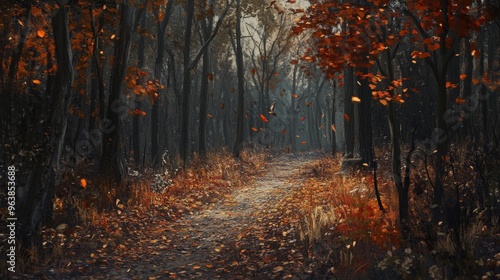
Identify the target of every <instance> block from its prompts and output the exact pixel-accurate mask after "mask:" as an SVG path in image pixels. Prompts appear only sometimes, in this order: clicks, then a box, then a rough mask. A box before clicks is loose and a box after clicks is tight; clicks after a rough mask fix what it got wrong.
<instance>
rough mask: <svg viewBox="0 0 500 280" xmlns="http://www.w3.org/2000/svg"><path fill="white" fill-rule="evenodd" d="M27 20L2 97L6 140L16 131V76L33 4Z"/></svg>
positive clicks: (28, 8)
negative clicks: (14, 115) (14, 103)
mask: <svg viewBox="0 0 500 280" xmlns="http://www.w3.org/2000/svg"><path fill="white" fill-rule="evenodd" d="M26 5H27V7H26V19H25V20H24V22H25V23H26V24H24V26H22V27H21V26H19V28H20V29H21V34H20V36H19V42H18V43H17V46H16V47H15V48H14V49H13V50H12V52H11V55H10V58H11V59H10V64H9V68H8V69H9V70H8V75H7V82H6V86H5V94H2V97H5V99H4V100H2V101H3V102H2V103H3V105H4V106H3V108H2V115H3V114H5V115H4V116H2V120H5V125H3V128H4V129H5V134H4V135H5V136H4V137H5V138H6V139H8V140H10V135H13V134H14V130H15V129H16V127H15V126H13V120H12V110H13V108H14V107H13V102H15V99H16V98H17V86H15V85H14V82H15V79H16V74H17V70H18V66H19V62H20V61H21V55H22V53H23V50H24V46H25V45H26V39H27V36H28V33H29V30H30V28H31V25H30V22H31V7H32V5H31V4H26Z"/></svg>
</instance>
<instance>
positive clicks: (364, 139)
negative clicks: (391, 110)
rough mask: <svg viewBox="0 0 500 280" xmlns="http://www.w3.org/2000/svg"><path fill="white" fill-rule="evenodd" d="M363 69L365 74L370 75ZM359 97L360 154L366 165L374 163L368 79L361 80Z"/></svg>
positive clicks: (370, 98)
mask: <svg viewBox="0 0 500 280" xmlns="http://www.w3.org/2000/svg"><path fill="white" fill-rule="evenodd" d="M368 71H369V70H368V69H363V73H364V74H366V73H368ZM359 83H360V84H361V86H360V87H359V91H358V92H359V97H360V99H361V104H360V110H359V152H360V156H361V160H362V162H364V163H370V162H372V160H373V158H372V118H371V116H372V112H371V100H372V95H371V90H370V88H369V86H368V81H367V80H366V79H359Z"/></svg>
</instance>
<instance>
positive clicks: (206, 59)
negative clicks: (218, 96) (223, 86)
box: [198, 17, 213, 157]
mask: <svg viewBox="0 0 500 280" xmlns="http://www.w3.org/2000/svg"><path fill="white" fill-rule="evenodd" d="M212 24H213V17H210V18H209V19H205V20H203V26H202V28H201V29H202V32H203V41H204V42H207V41H208V39H209V38H210V34H211V33H212ZM209 68H210V49H207V50H206V51H205V53H204V54H203V69H202V73H201V92H200V116H199V121H200V124H199V128H198V134H199V143H198V145H199V146H198V148H199V153H200V155H201V156H202V157H205V156H206V154H207V139H206V136H207V135H206V134H207V133H206V130H207V106H208V104H207V103H208V75H209Z"/></svg>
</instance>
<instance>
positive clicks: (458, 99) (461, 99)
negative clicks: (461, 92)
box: [455, 97, 465, 104]
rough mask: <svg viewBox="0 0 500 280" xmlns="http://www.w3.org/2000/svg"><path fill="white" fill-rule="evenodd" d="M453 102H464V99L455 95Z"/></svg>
mask: <svg viewBox="0 0 500 280" xmlns="http://www.w3.org/2000/svg"><path fill="white" fill-rule="evenodd" d="M455 103H457V104H465V99H463V98H459V97H457V98H455Z"/></svg>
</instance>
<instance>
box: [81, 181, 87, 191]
mask: <svg viewBox="0 0 500 280" xmlns="http://www.w3.org/2000/svg"><path fill="white" fill-rule="evenodd" d="M80 185H81V186H82V187H83V188H84V189H86V188H87V180H85V179H81V180H80Z"/></svg>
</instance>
